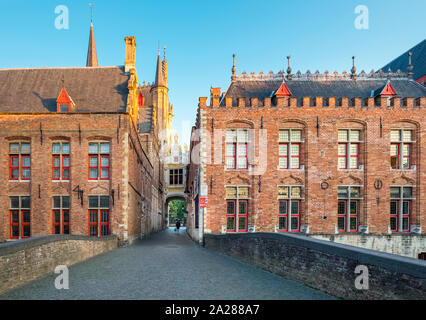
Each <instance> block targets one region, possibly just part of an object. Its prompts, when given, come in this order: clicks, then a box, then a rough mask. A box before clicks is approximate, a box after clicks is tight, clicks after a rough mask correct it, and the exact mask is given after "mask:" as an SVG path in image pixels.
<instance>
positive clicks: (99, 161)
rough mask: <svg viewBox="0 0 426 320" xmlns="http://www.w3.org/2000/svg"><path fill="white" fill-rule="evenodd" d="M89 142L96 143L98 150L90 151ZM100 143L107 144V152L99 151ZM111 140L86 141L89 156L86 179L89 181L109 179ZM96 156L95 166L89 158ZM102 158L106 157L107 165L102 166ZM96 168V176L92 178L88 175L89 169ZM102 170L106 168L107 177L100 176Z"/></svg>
mask: <svg viewBox="0 0 426 320" xmlns="http://www.w3.org/2000/svg"><path fill="white" fill-rule="evenodd" d="M91 144H97V145H98V150H97V152H96V153H95V152H91V151H90V145H91ZM102 144H108V145H109V147H108V148H109V150H108V153H103V152H102V151H101V145H102ZM111 146H112V144H111V141H107V140H89V142H88V158H89V163H88V179H89V181H108V180H110V179H111ZM95 157H96V166H94V165H92V164H91V159H92V158H95ZM102 159H108V166H103V165H102ZM94 169H96V170H97V176H96V178H92V177H91V175H90V172H91V170H94ZM102 170H108V177H107V178H105V177H102Z"/></svg>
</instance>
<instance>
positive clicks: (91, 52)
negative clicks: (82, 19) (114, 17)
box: [86, 17, 98, 67]
mask: <svg viewBox="0 0 426 320" xmlns="http://www.w3.org/2000/svg"><path fill="white" fill-rule="evenodd" d="M90 19H91V20H92V17H90ZM97 66H98V55H97V54H96V45H95V34H94V32H93V21H91V22H90V35H89V49H88V50H87V62H86V67H97Z"/></svg>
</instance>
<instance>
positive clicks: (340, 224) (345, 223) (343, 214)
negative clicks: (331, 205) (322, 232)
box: [337, 186, 361, 232]
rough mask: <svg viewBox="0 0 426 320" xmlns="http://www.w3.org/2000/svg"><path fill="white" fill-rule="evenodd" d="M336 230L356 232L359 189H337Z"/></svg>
mask: <svg viewBox="0 0 426 320" xmlns="http://www.w3.org/2000/svg"><path fill="white" fill-rule="evenodd" d="M337 197H338V201H337V229H338V230H339V232H358V225H359V205H360V199H361V188H360V187H351V186H339V187H338V188H337Z"/></svg>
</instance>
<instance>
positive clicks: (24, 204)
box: [21, 197, 31, 209]
mask: <svg viewBox="0 0 426 320" xmlns="http://www.w3.org/2000/svg"><path fill="white" fill-rule="evenodd" d="M30 208H31V201H30V197H21V209H30Z"/></svg>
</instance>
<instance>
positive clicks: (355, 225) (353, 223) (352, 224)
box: [350, 217, 358, 231]
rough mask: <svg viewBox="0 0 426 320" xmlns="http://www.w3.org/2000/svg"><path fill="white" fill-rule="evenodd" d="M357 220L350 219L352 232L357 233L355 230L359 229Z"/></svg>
mask: <svg viewBox="0 0 426 320" xmlns="http://www.w3.org/2000/svg"><path fill="white" fill-rule="evenodd" d="M357 220H358V219H357V218H356V217H351V218H350V228H351V231H355V230H357V229H358V228H357Z"/></svg>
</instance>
